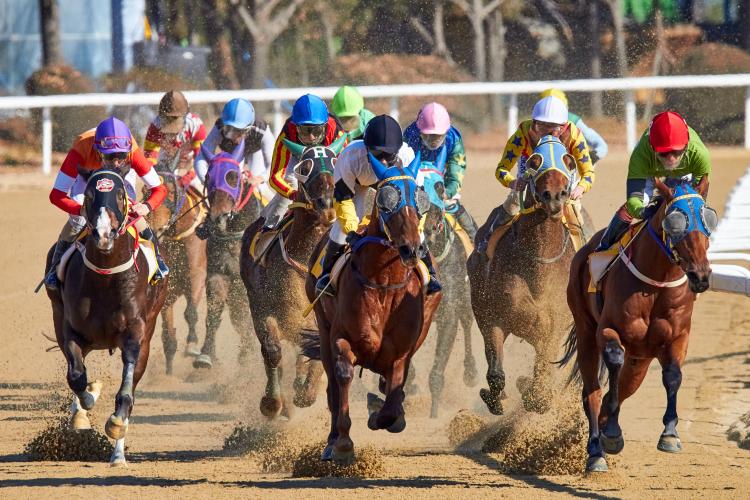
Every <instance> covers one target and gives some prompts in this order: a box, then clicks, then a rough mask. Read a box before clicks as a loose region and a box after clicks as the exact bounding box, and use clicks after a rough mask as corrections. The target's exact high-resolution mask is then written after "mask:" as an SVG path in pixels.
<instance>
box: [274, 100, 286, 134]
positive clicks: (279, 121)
mask: <svg viewBox="0 0 750 500" xmlns="http://www.w3.org/2000/svg"><path fill="white" fill-rule="evenodd" d="M283 125H284V121H283V117H282V116H281V101H273V134H274V135H275V136H278V135H279V134H280V133H281V127H282V126H283Z"/></svg>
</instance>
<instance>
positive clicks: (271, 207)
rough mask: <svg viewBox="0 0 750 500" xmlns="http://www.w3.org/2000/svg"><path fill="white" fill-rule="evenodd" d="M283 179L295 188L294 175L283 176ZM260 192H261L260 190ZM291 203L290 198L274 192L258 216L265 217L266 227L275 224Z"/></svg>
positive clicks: (295, 180)
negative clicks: (274, 194)
mask: <svg viewBox="0 0 750 500" xmlns="http://www.w3.org/2000/svg"><path fill="white" fill-rule="evenodd" d="M284 180H286V181H287V182H288V183H289V185H290V186H292V188H294V189H297V187H298V184H297V178H296V177H294V175H287V176H286V177H284ZM261 194H263V193H262V192H261ZM291 204H292V200H290V199H289V198H287V197H286V196H283V195H282V194H281V193H276V196H274V197H273V198H271V201H270V202H268V205H266V206H265V208H263V210H262V211H261V213H260V216H261V217H263V218H265V219H266V222H265V224H264V225H265V226H266V227H271V226H276V224H278V223H279V221H280V220H281V218H282V217H284V214H285V213H286V212H287V210H289V205H291Z"/></svg>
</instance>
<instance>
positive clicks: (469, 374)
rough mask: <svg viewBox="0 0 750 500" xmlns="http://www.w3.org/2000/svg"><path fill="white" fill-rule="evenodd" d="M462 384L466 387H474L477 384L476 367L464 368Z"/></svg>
mask: <svg viewBox="0 0 750 500" xmlns="http://www.w3.org/2000/svg"><path fill="white" fill-rule="evenodd" d="M464 385H465V386H466V387H475V386H476V385H477V369H476V368H474V367H473V366H472V367H471V368H465V369H464Z"/></svg>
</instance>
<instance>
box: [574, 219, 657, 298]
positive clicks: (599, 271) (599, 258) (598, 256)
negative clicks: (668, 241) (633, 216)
mask: <svg viewBox="0 0 750 500" xmlns="http://www.w3.org/2000/svg"><path fill="white" fill-rule="evenodd" d="M644 227H646V223H645V221H641V222H639V223H637V224H634V225H632V226H630V228H629V229H628V230H627V231H626V232H625V234H624V235H622V237H621V238H620V239H619V240H618V241H617V243H615V244H614V245H612V246H611V247H609V248H608V249H606V250H602V251H601V252H594V253H592V254H589V276H590V280H589V287H588V293H596V292H597V290H598V287H599V284H600V283H601V281H602V279H603V278H604V276H605V275H606V274H607V272H608V271H609V270H610V269H612V267H614V265H615V264H616V263H617V261H618V260H620V255H621V253H620V252H621V251H624V250H625V249H626V248H628V246H630V244H631V243H632V242H633V239H635V237H636V236H638V233H640V232H641V229H643V228H644Z"/></svg>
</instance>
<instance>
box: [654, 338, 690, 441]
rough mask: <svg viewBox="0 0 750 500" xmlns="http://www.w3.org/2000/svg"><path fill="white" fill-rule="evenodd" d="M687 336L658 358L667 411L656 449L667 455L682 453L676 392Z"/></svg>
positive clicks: (679, 381)
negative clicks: (665, 393) (678, 432)
mask: <svg viewBox="0 0 750 500" xmlns="http://www.w3.org/2000/svg"><path fill="white" fill-rule="evenodd" d="M687 339H688V336H687V335H683V336H682V337H680V338H679V339H678V340H677V341H676V342H674V343H672V345H671V346H670V347H669V353H668V354H667V355H664V356H660V357H659V363H660V364H661V382H662V384H663V385H664V389H665V390H666V391H667V409H666V411H665V412H664V417H663V418H662V423H663V424H664V431H663V432H662V433H661V436H660V437H659V443H658V444H657V446H656V447H657V449H659V450H660V451H665V452H667V453H679V452H681V451H682V442H681V441H680V436H679V435H678V434H677V422H678V421H679V419H678V417H677V391H679V390H680V385H681V384H682V369H681V366H682V362H683V361H684V359H685V355H686V354H687Z"/></svg>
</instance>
